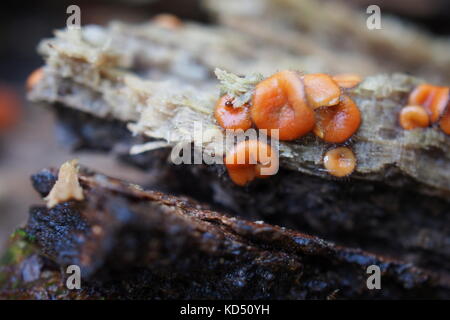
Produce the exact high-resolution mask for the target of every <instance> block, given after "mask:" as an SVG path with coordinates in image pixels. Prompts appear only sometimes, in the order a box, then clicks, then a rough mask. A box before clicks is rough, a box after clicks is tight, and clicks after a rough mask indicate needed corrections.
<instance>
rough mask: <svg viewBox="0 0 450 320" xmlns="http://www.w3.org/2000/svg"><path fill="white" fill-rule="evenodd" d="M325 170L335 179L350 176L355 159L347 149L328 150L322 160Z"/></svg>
mask: <svg viewBox="0 0 450 320" xmlns="http://www.w3.org/2000/svg"><path fill="white" fill-rule="evenodd" d="M323 163H324V166H325V169H327V171H328V173H330V174H331V175H333V176H335V177H345V176H348V175H350V174H351V173H352V172H353V171H354V170H355V167H356V157H355V154H354V153H353V151H352V150H350V149H349V148H347V147H339V148H336V149H332V150H329V151H328V152H327V153H326V154H325V157H324V159H323Z"/></svg>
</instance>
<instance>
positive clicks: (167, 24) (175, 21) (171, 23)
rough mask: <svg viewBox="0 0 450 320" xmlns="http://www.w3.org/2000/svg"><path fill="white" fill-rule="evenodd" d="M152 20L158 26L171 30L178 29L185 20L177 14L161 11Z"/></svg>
mask: <svg viewBox="0 0 450 320" xmlns="http://www.w3.org/2000/svg"><path fill="white" fill-rule="evenodd" d="M152 21H153V22H154V23H156V24H157V25H158V26H160V27H162V28H165V29H170V30H175V29H178V28H180V27H181V26H182V25H183V22H182V21H181V20H180V19H179V18H178V17H177V16H175V15H173V14H170V13H160V14H158V15H156V16H154V17H153V19H152Z"/></svg>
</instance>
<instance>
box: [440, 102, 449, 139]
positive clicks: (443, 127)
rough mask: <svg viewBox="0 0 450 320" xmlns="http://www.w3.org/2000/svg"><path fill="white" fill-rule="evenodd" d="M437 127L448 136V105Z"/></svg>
mask: <svg viewBox="0 0 450 320" xmlns="http://www.w3.org/2000/svg"><path fill="white" fill-rule="evenodd" d="M439 126H440V127H441V130H442V131H444V133H446V134H450V104H449V105H448V106H447V110H446V111H445V112H444V115H443V116H442V118H441V120H440V121H439Z"/></svg>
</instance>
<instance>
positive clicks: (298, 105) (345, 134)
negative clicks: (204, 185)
mask: <svg viewBox="0 0 450 320" xmlns="http://www.w3.org/2000/svg"><path fill="white" fill-rule="evenodd" d="M360 82H361V78H360V77H359V76H358V75H355V74H342V75H338V76H330V75H328V74H324V73H316V74H307V75H301V74H299V73H297V72H295V71H288V70H287V71H281V72H278V73H276V74H274V75H272V76H271V77H269V78H267V79H265V80H263V81H261V82H259V83H258V84H257V85H256V87H255V91H254V94H253V97H252V101H251V103H249V104H245V105H243V106H239V107H235V106H233V99H232V98H231V97H229V96H228V95H225V96H223V97H221V98H220V99H219V101H218V103H217V105H216V108H215V113H214V116H215V118H216V120H217V122H218V123H219V125H220V126H221V127H222V128H224V129H234V130H236V129H242V130H247V129H249V128H250V127H252V126H255V127H256V128H258V129H267V131H268V134H269V135H270V130H272V129H278V130H279V131H278V134H279V139H280V140H285V141H290V140H295V139H297V138H300V137H302V136H304V135H306V134H308V133H309V132H313V133H314V134H315V135H316V136H317V137H319V138H320V139H322V140H324V141H325V142H328V143H342V142H345V141H346V140H348V139H349V138H350V137H351V136H352V135H353V134H354V133H355V132H356V131H357V130H358V128H359V126H360V124H361V114H360V111H359V109H358V107H357V105H356V104H355V102H354V101H353V100H352V99H351V98H350V97H349V96H348V95H346V94H344V93H343V89H348V88H352V87H354V86H356V85H358V84H359V83H360ZM253 144H255V145H256V144H257V143H256V142H252V145H253ZM248 148H249V147H247V146H246V145H245V144H244V143H243V145H242V146H239V145H238V146H236V147H235V148H234V150H233V151H231V154H234V153H236V152H239V151H236V150H247V149H248ZM269 148H270V146H269ZM252 150H253V149H252ZM241 152H242V151H241ZM249 152H250V151H249ZM271 152H272V153H273V150H272V151H271ZM350 152H351V150H350ZM228 157H229V155H228V154H227V155H226V159H228ZM353 158H354V157H353ZM340 163H343V162H342V161H341V162H339V161H335V162H334V165H335V166H336V165H339V164H340ZM354 164H356V159H355V158H354ZM225 165H226V166H227V169H228V172H229V174H230V177H231V179H232V180H233V181H234V182H235V183H236V184H238V185H245V184H246V183H248V182H250V181H251V180H253V179H254V178H258V177H261V175H260V174H259V173H258V166H256V167H254V166H253V167H252V169H251V170H250V169H248V168H247V164H241V165H236V164H233V165H230V164H229V163H228V162H227V161H225ZM353 168H354V166H353ZM238 169H239V170H238ZM329 172H330V174H332V175H335V176H339V177H340V176H343V175H342V172H343V171H339V170H329ZM336 172H337V174H335V173H336ZM350 173H351V171H350V172H348V174H350Z"/></svg>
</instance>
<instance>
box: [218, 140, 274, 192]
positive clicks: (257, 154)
mask: <svg viewBox="0 0 450 320" xmlns="http://www.w3.org/2000/svg"><path fill="white" fill-rule="evenodd" d="M225 166H226V167H227V170H228V174H229V176H230V178H231V180H232V181H233V182H234V183H236V184H237V185H240V186H244V185H246V184H247V183H249V182H250V181H252V180H253V179H255V178H266V177H268V176H271V175H274V174H276V173H277V172H278V166H279V162H278V156H277V153H276V152H275V151H274V150H273V148H272V147H271V146H269V145H268V144H266V143H264V142H261V141H259V140H246V141H241V142H240V143H238V144H237V145H236V146H235V147H234V148H233V149H232V150H231V151H230V152H229V153H227V154H226V156H225Z"/></svg>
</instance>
